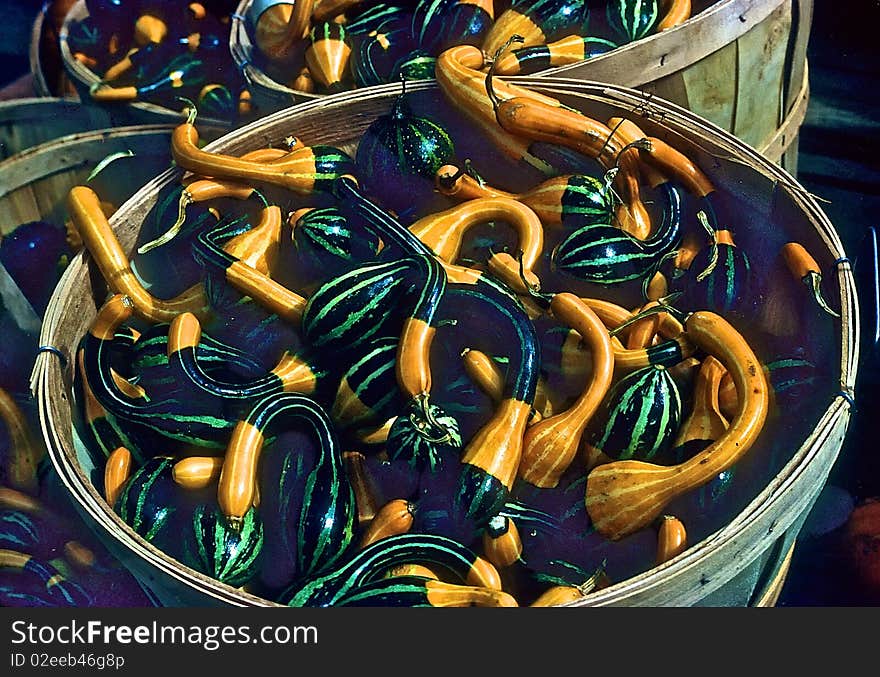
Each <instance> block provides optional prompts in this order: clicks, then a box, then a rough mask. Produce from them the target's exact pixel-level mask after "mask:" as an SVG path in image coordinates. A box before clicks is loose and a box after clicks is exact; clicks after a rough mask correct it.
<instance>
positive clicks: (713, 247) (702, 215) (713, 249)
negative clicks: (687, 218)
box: [697, 210, 718, 282]
mask: <svg viewBox="0 0 880 677" xmlns="http://www.w3.org/2000/svg"><path fill="white" fill-rule="evenodd" d="M697 220H698V221H699V222H700V225H701V226H703V228H704V229H705V230H706V232H707V233H709V237H710V238H711V240H712V241H711V243H710V244H709V248H710V254H709V264H708V265H707V266H706V268H705V270H703V271H702V272H701V273H700V274H699V275H697V282H702V281H703V280H705V279H706V278H707V277H708V276H709V275H711V274H712V271H713V270H715V266H717V265H718V233H717V231H716V230H715V229H714V228H713V227H712V225H711V224H710V223H709V218H708V217H707V216H706V212H704V211H702V210H700V211H699V212H697Z"/></svg>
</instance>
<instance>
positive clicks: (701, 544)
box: [32, 77, 859, 607]
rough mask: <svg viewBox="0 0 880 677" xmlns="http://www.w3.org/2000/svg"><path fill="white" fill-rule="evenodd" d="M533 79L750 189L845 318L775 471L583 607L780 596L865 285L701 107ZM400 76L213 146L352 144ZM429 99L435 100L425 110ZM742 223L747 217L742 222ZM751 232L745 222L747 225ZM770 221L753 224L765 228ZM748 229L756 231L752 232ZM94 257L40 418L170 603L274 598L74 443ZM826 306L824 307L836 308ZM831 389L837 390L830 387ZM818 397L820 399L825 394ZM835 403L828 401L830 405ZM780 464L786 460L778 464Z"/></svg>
mask: <svg viewBox="0 0 880 677" xmlns="http://www.w3.org/2000/svg"><path fill="white" fill-rule="evenodd" d="M517 84H520V85H523V86H527V87H528V88H530V89H534V90H536V91H539V92H543V93H546V94H549V95H551V96H554V97H556V98H558V99H560V100H561V101H562V102H563V103H564V104H566V105H568V106H571V107H573V108H576V109H578V110H581V111H583V112H584V113H586V114H587V115H590V116H592V117H595V118H597V119H607V118H608V117H611V116H614V115H618V116H619V115H623V116H628V117H630V118H631V119H633V120H634V121H635V122H636V123H637V124H638V125H639V126H640V127H642V129H644V130H645V132H646V133H647V134H649V135H653V136H657V137H658V138H662V139H664V140H666V141H667V142H669V143H670V144H671V145H673V146H675V147H677V148H679V149H681V150H682V151H683V152H685V153H686V154H687V155H688V156H689V157H691V158H692V159H693V160H694V161H695V162H696V163H697V164H698V165H699V166H700V167H701V168H703V170H704V171H705V172H706V173H707V174H708V175H709V177H710V179H711V180H712V181H713V183H714V185H716V186H718V188H719V189H720V190H728V191H730V192H731V193H734V194H736V195H737V196H740V197H741V199H742V200H745V202H746V203H747V204H748V206H749V208H750V209H753V210H754V212H755V215H756V217H757V218H756V222H761V223H767V224H768V226H767V227H768V228H772V229H773V231H772V232H773V233H774V235H775V236H776V237H791V238H796V239H798V240H799V241H800V242H802V243H803V244H804V245H805V246H806V247H807V248H808V249H810V251H811V252H813V254H814V256H815V257H816V259H817V261H818V262H819V264H820V266H821V268H822V270H823V271H826V273H827V274H826V275H825V283H826V284H827V285H828V287H827V293H826V298H830V299H831V301H830V302H831V303H832V305H834V307H835V308H840V310H841V315H842V317H841V318H840V319H835V320H834V321H833V323H832V322H831V321H830V320H827V319H826V324H824V325H822V326H823V330H822V332H821V336H822V337H823V341H824V337H826V336H827V345H826V344H825V342H823V343H822V344H821V347H822V353H823V355H824V356H826V357H827V362H826V363H825V364H826V368H827V378H828V381H829V382H830V384H829V388H828V391H827V392H825V391H824V390H822V393H824V395H823V394H822V393H820V392H817V394H816V398H817V399H816V402H817V404H816V409H817V411H819V414H818V415H817V416H816V418H815V419H814V420H809V421H805V420H799V421H797V426H796V427H794V428H793V429H792V430H793V432H792V433H791V434H792V438H790V439H789V437H788V435H785V436H783V437H782V438H781V439H780V438H774V443H775V444H776V445H778V448H779V449H780V450H781V451H780V453H781V455H782V457H781V459H780V461H779V463H778V467H779V468H780V470H779V471H778V472H776V473H775V474H774V475H773V476H772V477H771V478H770V479H769V481H767V482H766V484H765V483H763V481H762V484H761V485H760V486H755V487H754V494H749V497H747V498H748V501H747V502H746V503H744V507H743V508H742V509H739V510H738V512H736V514H735V515H734V516H733V517H732V519H730V520H729V521H726V523H724V524H721V525H719V527H718V529H717V530H715V531H713V532H711V533H709V534H708V535H707V536H706V537H704V538H702V539H701V540H698V541H697V542H694V543H693V544H691V545H690V547H689V548H688V549H687V550H685V551H684V552H683V553H682V554H680V555H678V556H677V557H675V558H674V559H672V560H670V561H668V562H666V563H664V564H662V565H660V566H656V567H654V568H651V569H650V570H647V571H644V572H643V573H640V574H638V575H635V576H632V577H630V578H628V579H626V580H621V581H618V582H615V583H614V584H613V585H611V586H610V587H607V588H604V589H600V590H596V591H594V592H591V593H590V594H588V595H586V596H585V597H583V598H582V599H581V600H579V601H578V602H574V603H571V604H572V605H574V606H600V605H601V606H605V605H618V606H682V607H683V606H757V605H772V604H773V602H774V600H775V599H776V595H778V590H779V586H780V584H781V581H782V580H784V576H785V571H786V567H787V562H788V559H787V557H788V555H789V554H790V552H791V549H792V547H793V543H794V540H795V538H796V536H797V534H798V532H799V530H800V528H801V526H802V523H803V521H804V519H805V518H806V515H807V513H808V512H809V510H810V508H811V507H812V505H813V503H814V502H815V500H816V498H817V496H818V494H819V492H820V490H821V488H822V486H823V485H824V483H825V481H826V479H827V477H828V474H829V472H830V470H831V467H832V465H833V463H834V461H835V459H836V458H837V455H838V453H839V451H840V449H841V445H842V442H843V439H844V436H845V434H846V431H847V426H848V423H849V420H850V402H851V393H852V392H853V387H854V384H855V378H856V368H857V364H858V336H859V327H858V304H857V298H856V293H855V284H854V280H853V276H852V272H851V270H850V268H849V265H848V264H847V263H846V260H845V254H844V251H843V247H842V245H841V242H840V239H839V237H838V235H837V233H836V232H835V229H834V227H833V226H832V224H831V223H830V222H829V221H828V218H827V217H826V216H825V214H824V213H823V211H822V210H821V208H820V207H819V206H818V204H817V203H816V201H815V200H814V199H813V198H812V196H811V195H810V194H809V193H808V192H807V191H806V190H805V189H804V188H803V187H802V186H801V185H800V184H799V183H798V182H797V181H796V180H795V179H794V178H792V176H791V175H790V174H788V173H787V172H786V171H785V170H783V169H782V168H780V167H779V166H777V165H774V164H773V163H771V162H770V161H769V160H767V159H766V158H764V157H763V156H761V155H760V154H759V153H758V152H757V151H755V150H754V149H752V148H751V147H749V146H747V145H746V144H744V143H743V142H742V141H740V140H738V139H736V138H735V137H733V136H732V135H731V134H729V133H727V132H725V131H724V130H722V129H720V128H718V127H716V126H715V125H713V124H711V123H709V122H707V121H705V120H703V119H701V118H700V117H698V116H696V115H694V114H693V113H691V112H689V111H687V110H685V109H683V108H680V107H678V106H676V105H674V104H670V103H668V102H665V101H662V100H660V99H657V98H648V97H646V96H645V95H644V94H643V93H641V92H638V91H636V90H632V89H628V88H624V87H619V86H615V85H603V84H597V83H588V82H581V81H576V80H567V79H558V78H527V77H524V78H518V79H517ZM400 93H401V87H400V85H397V84H395V85H387V86H381V87H376V88H371V89H369V90H363V91H360V92H356V93H352V92H348V93H342V94H338V95H333V96H328V97H324V98H322V99H320V100H315V101H312V102H309V103H305V104H302V105H299V106H295V107H293V108H290V109H287V110H283V111H279V112H277V113H275V114H272V115H269V116H267V117H265V118H263V119H261V120H259V121H257V122H255V123H252V124H250V125H248V126H246V127H243V128H241V129H239V130H237V131H235V132H232V133H230V134H227V135H225V136H223V137H222V138H220V139H218V140H216V141H214V142H212V143H211V144H209V145H208V146H207V150H209V151H217V152H223V153H227V154H231V155H240V154H242V153H245V152H247V151H250V150H254V149H257V148H262V147H266V146H267V145H281V143H282V141H283V139H284V138H285V137H287V136H288V135H291V134H295V135H296V136H297V137H298V138H300V139H301V140H302V141H303V142H305V143H306V144H319V143H325V144H333V145H336V146H337V147H339V148H341V149H342V150H346V151H347V152H352V151H353V149H354V147H355V146H356V142H357V139H359V138H360V135H361V134H362V132H363V131H364V130H365V128H366V127H367V126H368V125H369V124H370V123H371V122H372V121H373V120H374V119H375V118H376V117H377V116H379V115H382V114H385V113H386V112H387V111H388V110H389V108H390V106H391V103H392V102H393V100H394V98H395V97H397V96H398V95H400ZM407 93H408V96H410V97H413V98H412V100H411V103H413V106H414V109H425V108H427V109H429V110H433V111H438V110H444V109H448V106H449V104H448V103H447V102H446V101H445V100H444V99H443V97H442V95H441V93H440V91H439V88H438V87H437V85H436V83H434V82H431V81H425V82H418V83H410V84H409V85H407ZM421 107H425V108H421ZM182 176H183V174H182V172H181V170H179V169H173V170H169V171H167V172H165V173H163V174H161V175H160V176H157V177H156V178H155V179H154V180H152V181H151V182H150V183H148V184H147V185H145V186H144V187H143V189H142V190H140V191H139V192H138V193H137V194H136V195H134V196H133V197H132V198H131V199H130V200H129V201H127V202H126V203H125V204H124V205H122V206H121V207H120V208H119V209H118V210H117V212H116V213H115V214H114V216H113V217H112V219H111V225H112V226H113V227H114V229H115V230H116V233H117V235H118V237H119V240H120V242H121V243H122V246H123V248H125V249H126V251H132V250H133V248H134V246H135V244H136V241H137V238H138V234H139V228H140V224H141V223H142V221H143V219H144V217H145V215H146V214H148V213H149V211H150V210H151V209H152V208H153V206H154V205H155V203H156V201H157V199H158V197H159V194H160V191H161V190H162V189H163V188H165V187H168V186H171V185H173V184H175V183H177V182H179V181H180V179H181V178H182ZM743 230H745V228H744V229H743ZM739 232H740V233H742V230H741V231H739ZM766 232H767V231H765V230H763V229H762V230H761V231H760V233H755V234H754V235H755V236H756V237H757V236H764V234H765V233H766ZM742 234H743V235H745V233H742ZM92 268H93V266H92V264H91V263H90V261H89V257H88V256H82V255H81V256H78V257H77V258H76V259H75V260H74V261H73V262H72V263H71V264H70V266H69V267H68V269H67V272H66V273H65V275H64V277H63V279H62V280H61V282H60V284H59V286H58V287H57V288H56V291H55V294H54V296H53V298H52V300H51V302H50V305H49V308H48V310H47V313H46V316H45V321H44V325H43V331H42V334H41V337H40V342H41V344H43V345H48V346H53V347H55V348H57V349H58V350H59V351H60V352H61V353H62V354H63V355H66V356H68V359H67V361H66V362H65V361H63V360H61V359H59V357H58V356H57V355H55V354H49V353H45V354H41V355H40V356H39V358H38V361H37V364H36V366H35V370H34V378H33V381H32V383H33V388H34V391H35V394H36V397H37V399H38V407H39V414H40V420H41V428H42V432H43V435H44V438H45V441H46V443H47V445H48V448H49V453H50V456H51V459H52V461H53V463H54V465H55V467H56V468H57V470H58V473H59V476H60V478H61V480H62V482H63V483H64V484H65V485H66V487H67V488H68V489H69V490H70V492H71V495H72V497H73V499H74V502H75V504H76V506H77V508H78V509H79V510H80V511H81V512H82V514H83V515H84V516H85V518H86V520H87V521H88V522H89V523H90V524H91V525H92V526H93V528H94V530H95V532H96V534H97V535H98V536H99V537H100V538H102V540H103V541H104V542H105V543H106V544H107V546H108V548H109V549H110V550H111V552H113V553H114V554H115V555H116V556H117V557H119V558H120V560H122V561H123V562H124V563H125V564H126V565H127V566H129V567H130V568H131V570H132V571H133V572H134V574H135V575H136V576H137V577H138V578H139V580H140V581H141V582H142V583H143V584H145V585H146V586H147V587H149V588H150V589H151V590H152V591H153V592H154V593H155V594H156V595H157V597H158V598H159V599H160V600H161V601H162V602H163V603H164V604H167V605H175V606H186V605H201V606H204V605H232V606H271V605H273V604H274V603H273V602H271V601H269V600H266V599H262V598H259V597H256V596H254V595H252V594H249V593H247V592H244V591H242V590H240V589H237V588H233V587H231V586H228V585H224V584H220V583H218V582H217V581H215V580H213V579H211V578H209V577H207V576H205V575H203V574H201V573H199V572H197V571H195V570H193V569H190V568H188V567H185V566H183V565H181V564H180V563H179V562H177V561H175V560H173V559H171V558H170V557H168V556H167V555H165V554H164V553H163V552H161V551H160V550H158V549H157V548H156V547H154V546H153V545H151V544H149V543H148V542H146V541H145V540H144V539H142V538H141V537H140V536H138V535H137V534H136V533H135V532H134V531H133V530H132V529H131V528H130V527H129V526H128V525H126V524H125V523H124V522H123V521H122V520H121V519H120V518H119V516H118V515H117V514H116V513H115V512H114V511H113V510H112V509H111V508H110V507H109V506H108V505H107V503H106V502H105V501H104V500H103V498H102V497H101V495H100V494H99V492H98V491H97V490H96V488H95V487H94V486H93V485H92V484H91V482H90V481H89V479H88V478H89V477H90V475H91V473H92V471H93V470H94V467H95V466H94V462H93V461H92V460H91V459H90V456H89V454H88V453H86V451H85V450H84V449H83V448H82V446H81V445H79V443H78V442H77V441H76V436H75V429H74V427H73V423H72V418H73V416H74V411H75V409H74V405H73V402H72V395H71V390H70V383H71V378H72V371H71V363H72V361H73V360H71V359H69V357H70V356H71V355H72V354H73V352H74V350H75V348H76V346H77V344H78V342H79V340H80V338H81V337H82V336H83V335H84V333H85V332H86V331H87V329H88V327H89V325H90V323H91V322H92V321H93V319H94V317H95V315H96V312H97V308H98V307H99V305H100V304H102V303H103V300H104V298H105V294H106V288H104V287H103V282H99V283H98V284H99V286H97V287H95V286H93V284H94V283H95V280H97V279H99V278H98V277H96V276H94V275H91V274H90V273H91V272H92ZM826 318H827V316H826ZM826 395H827V399H826V397H825V396H826ZM818 398H821V399H818ZM826 402H827V404H826ZM772 467H773V468H774V469H775V468H776V467H777V464H774V465H773V466H772ZM737 505H739V504H737Z"/></svg>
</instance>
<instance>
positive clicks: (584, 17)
mask: <svg viewBox="0 0 880 677" xmlns="http://www.w3.org/2000/svg"><path fill="white" fill-rule="evenodd" d="M509 11H514V12H518V13H519V14H522V15H523V16H527V17H528V18H530V19H531V20H532V22H533V23H534V24H535V25H536V26H538V27H539V28H540V29H541V32H542V33H544V38H545V39H546V41H547V42H551V41H553V40H556V39H557V38H561V37H562V36H564V35H578V34H584V33H586V31H587V26H588V24H589V20H590V8H589V6H588V3H587V0H532V2H518V3H516V4H515V5H514V6H513V7H512V8H511V10H509Z"/></svg>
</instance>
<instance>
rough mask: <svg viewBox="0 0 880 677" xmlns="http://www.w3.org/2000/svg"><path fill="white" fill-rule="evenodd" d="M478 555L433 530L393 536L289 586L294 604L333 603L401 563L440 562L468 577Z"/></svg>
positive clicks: (288, 594) (288, 599) (290, 602)
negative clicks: (431, 531) (339, 564)
mask: <svg viewBox="0 0 880 677" xmlns="http://www.w3.org/2000/svg"><path fill="white" fill-rule="evenodd" d="M476 560H477V555H476V554H475V553H474V552H473V551H472V550H470V549H469V548H467V547H465V546H464V545H462V544H461V543H459V542H458V541H454V540H452V539H450V538H446V537H445V536H436V535H433V534H412V533H409V534H401V535H397V536H389V537H387V538H383V539H381V540H379V541H376V542H375V543H373V544H372V545H369V546H367V547H366V548H364V549H363V550H361V551H360V552H358V553H356V554H355V555H354V556H353V557H351V558H349V559H348V560H347V561H345V562H344V563H343V564H342V565H341V566H339V567H337V568H336V569H333V570H331V571H328V572H327V573H324V574H321V575H319V576H315V577H312V578H310V579H308V580H306V581H303V582H298V583H296V584H294V585H293V586H291V587H290V588H288V590H287V591H286V592H285V593H284V594H283V595H282V596H281V600H282V602H283V603H285V604H287V605H288V606H290V607H329V606H335V605H336V604H337V603H339V601H340V600H343V599H345V598H346V597H347V596H348V595H350V594H352V593H353V592H354V591H356V590H357V589H358V588H359V587H360V586H362V585H364V584H366V583H369V582H370V581H373V580H377V579H379V578H380V577H382V576H384V574H385V573H386V572H387V571H388V569H390V568H391V567H394V566H397V565H400V564H439V565H440V566H444V567H447V568H448V569H450V571H451V572H452V573H453V574H455V575H457V576H458V577H459V578H460V579H461V580H463V581H464V580H467V577H468V573H469V572H470V570H471V568H472V566H473V564H474V562H476Z"/></svg>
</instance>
